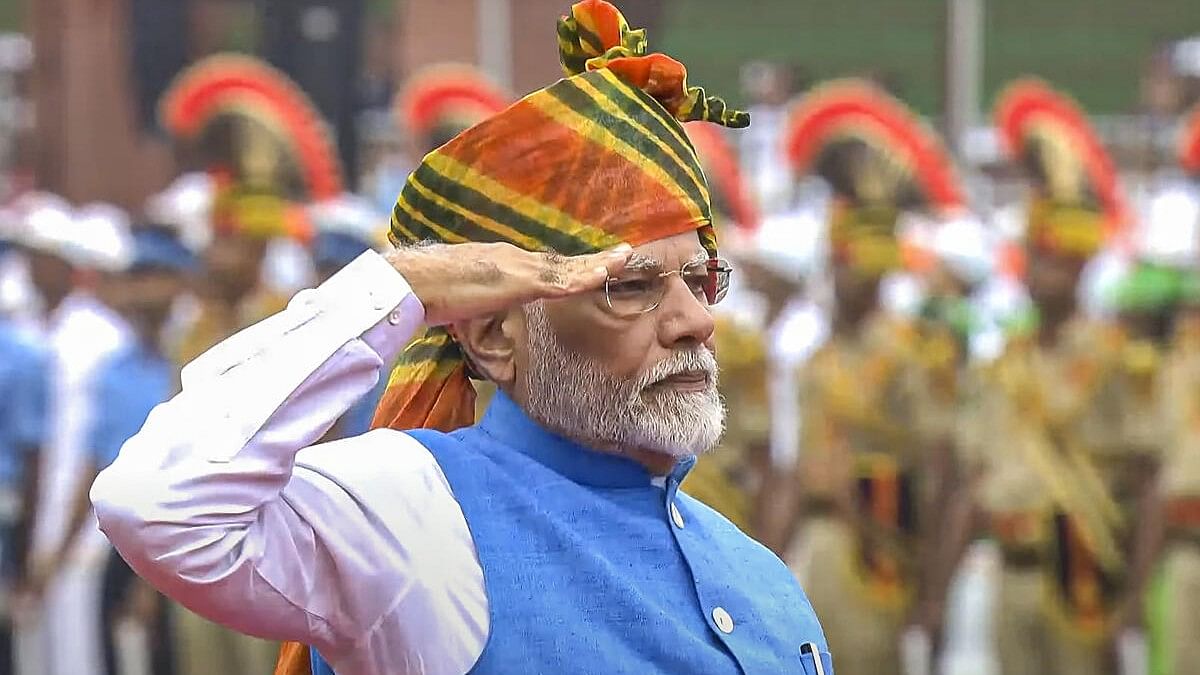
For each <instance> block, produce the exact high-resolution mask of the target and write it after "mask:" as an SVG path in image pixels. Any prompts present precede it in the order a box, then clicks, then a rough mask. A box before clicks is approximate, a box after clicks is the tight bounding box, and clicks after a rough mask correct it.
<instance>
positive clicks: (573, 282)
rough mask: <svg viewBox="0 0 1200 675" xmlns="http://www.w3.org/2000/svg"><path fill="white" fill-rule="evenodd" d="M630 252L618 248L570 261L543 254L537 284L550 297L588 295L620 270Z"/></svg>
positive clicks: (626, 248)
mask: <svg viewBox="0 0 1200 675" xmlns="http://www.w3.org/2000/svg"><path fill="white" fill-rule="evenodd" d="M632 251H633V249H632V247H630V246H629V245H628V244H621V245H620V246H618V247H616V248H614V249H610V250H608V251H601V252H600V253H591V254H587V255H580V256H574V257H571V258H565V257H562V256H557V255H555V254H546V255H545V256H544V258H543V263H544V265H545V267H544V269H543V270H542V271H541V273H540V274H539V280H540V281H541V282H543V283H544V284H545V285H546V288H547V290H548V291H549V292H551V293H552V294H553V295H554V296H564V295H572V294H575V293H583V292H585V291H590V290H593V289H596V288H599V287H600V286H603V285H604V281H605V280H606V279H608V277H609V276H611V275H613V274H616V273H618V272H620V271H621V270H622V269H624V268H625V263H627V262H628V261H629V256H630V255H631V254H632Z"/></svg>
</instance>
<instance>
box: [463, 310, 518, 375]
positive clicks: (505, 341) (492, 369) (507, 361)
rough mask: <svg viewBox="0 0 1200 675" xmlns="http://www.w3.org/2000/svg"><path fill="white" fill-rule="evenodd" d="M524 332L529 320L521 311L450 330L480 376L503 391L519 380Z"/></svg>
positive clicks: (469, 322)
mask: <svg viewBox="0 0 1200 675" xmlns="http://www.w3.org/2000/svg"><path fill="white" fill-rule="evenodd" d="M524 330H525V316H524V313H523V312H522V311H521V308H520V307H516V308H513V309H510V310H506V311H504V312H500V313H498V314H492V315H489V316H485V317H480V318H476V319H468V320H466V321H459V322H456V323H455V324H453V325H452V326H451V327H450V331H451V333H452V334H453V335H454V339H455V340H457V341H458V343H459V345H461V346H462V348H463V351H465V352H466V354H467V358H468V359H469V360H470V363H471V365H472V366H473V367H474V368H475V370H477V371H478V374H479V375H481V376H483V377H486V378H487V379H489V380H491V381H492V382H494V383H496V385H497V386H499V387H501V388H507V387H509V386H510V385H512V383H513V382H514V381H515V380H516V372H517V369H516V360H515V359H516V347H517V344H518V343H519V340H520V339H521V336H522V335H523V334H524V333H523V331H524Z"/></svg>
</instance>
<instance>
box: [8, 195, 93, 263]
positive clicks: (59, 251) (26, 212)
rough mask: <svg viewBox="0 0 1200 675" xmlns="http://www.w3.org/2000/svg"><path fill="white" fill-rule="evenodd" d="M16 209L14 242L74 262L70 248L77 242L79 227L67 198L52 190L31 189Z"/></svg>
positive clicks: (17, 204)
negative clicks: (33, 190)
mask: <svg viewBox="0 0 1200 675" xmlns="http://www.w3.org/2000/svg"><path fill="white" fill-rule="evenodd" d="M13 209H14V211H15V220H14V222H13V228H14V232H13V238H12V239H13V241H14V242H15V243H17V244H20V245H21V246H23V247H25V248H28V249H32V250H35V251H41V252H43V253H50V254H52V255H56V256H59V257H61V258H63V259H66V260H68V261H71V262H73V260H72V259H71V256H70V254H69V251H70V250H71V249H72V248H73V247H74V246H75V242H76V239H77V230H76V228H75V223H74V220H73V218H72V214H71V205H70V204H69V203H68V202H67V201H66V200H65V199H63V198H62V197H59V196H58V195H55V194H51V193H49V192H30V193H27V194H25V195H22V196H21V197H19V198H18V199H17V200H16V202H15V203H14V205H13Z"/></svg>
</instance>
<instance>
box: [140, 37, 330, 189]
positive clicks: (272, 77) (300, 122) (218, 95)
mask: <svg viewBox="0 0 1200 675" xmlns="http://www.w3.org/2000/svg"><path fill="white" fill-rule="evenodd" d="M231 113H232V114H242V115H248V116H250V117H252V118H254V119H257V120H260V121H262V122H263V123H264V124H265V125H266V126H267V127H268V128H270V129H271V130H273V131H276V132H277V133H279V134H280V136H281V137H282V139H283V140H284V141H285V142H286V143H287V144H288V145H289V147H290V148H291V150H292V152H293V153H294V155H295V157H296V159H297V161H298V163H299V164H300V167H301V170H302V173H303V176H304V179H305V185H306V186H307V187H308V191H309V197H310V198H311V199H313V200H314V201H318V200H322V199H328V198H332V197H335V196H337V195H339V194H341V193H342V170H341V165H340V163H339V161H338V156H337V151H336V149H335V145H334V142H333V139H332V136H331V134H330V132H329V129H328V127H327V126H326V125H325V122H324V120H323V119H322V118H321V116H320V114H319V113H318V112H317V110H316V107H315V106H314V105H313V104H312V102H311V101H310V100H309V99H308V97H307V96H306V95H305V94H304V92H302V91H301V90H300V88H299V87H297V86H296V84H295V83H294V82H292V81H291V80H290V79H288V77H287V76H286V75H284V74H283V73H281V72H280V71H278V70H276V69H275V68H273V67H271V66H269V65H267V64H266V63H263V62H262V61H259V60H258V59H254V58H251V57H248V56H242V55H235V54H219V55H216V56H210V57H208V58H206V59H203V60H201V61H199V62H197V63H195V64H193V65H192V66H191V67H190V68H188V69H187V70H185V71H184V72H183V73H182V74H180V75H179V77H178V78H177V79H176V81H175V83H174V84H172V85H171V88H170V90H169V91H167V93H166V94H165V95H164V96H163V99H162V101H161V102H160V103H159V119H160V121H161V123H162V125H163V127H164V128H165V129H166V130H167V131H169V132H170V133H172V134H174V135H176V136H179V137H181V138H185V139H192V138H195V137H196V136H198V135H199V134H200V133H201V132H202V131H203V130H204V128H205V127H206V126H207V125H208V124H210V123H211V122H212V120H213V119H215V118H216V117H217V116H218V115H222V114H231Z"/></svg>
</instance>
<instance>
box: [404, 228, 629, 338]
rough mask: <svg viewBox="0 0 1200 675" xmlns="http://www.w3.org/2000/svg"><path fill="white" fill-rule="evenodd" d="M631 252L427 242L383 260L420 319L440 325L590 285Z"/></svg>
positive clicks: (622, 248)
mask: <svg viewBox="0 0 1200 675" xmlns="http://www.w3.org/2000/svg"><path fill="white" fill-rule="evenodd" d="M631 252H632V249H631V248H630V247H629V246H628V245H627V244H622V245H621V246H618V247H617V248H614V249H612V250H609V251H604V252H601V253H594V254H590V255H580V256H572V257H566V256H561V255H558V254H555V253H532V252H529V251H525V250H523V249H520V248H517V247H516V246H513V245H512V244H428V245H421V246H413V247H407V248H402V249H397V250H395V251H392V252H390V253H388V254H387V259H388V261H389V262H391V264H392V266H393V267H395V268H396V270H397V271H399V272H400V273H401V274H403V275H404V278H405V280H406V281H408V285H409V287H410V288H412V291H413V293H414V294H415V295H416V296H417V298H418V299H419V300H420V301H421V303H422V304H423V305H424V306H425V322H426V323H427V324H429V325H431V326H441V325H445V324H448V323H452V322H454V321H461V320H463V319H473V318H476V317H480V316H486V315H488V314H492V313H494V312H499V311H501V310H504V309H508V308H509V307H514V306H516V305H523V304H525V303H528V302H533V301H534V300H542V299H550V298H563V297H567V296H570V295H576V294H579V293H584V292H587V291H591V290H595V289H597V288H599V287H601V286H603V285H604V281H605V279H607V278H608V277H609V276H610V275H612V274H615V273H617V272H618V271H620V270H622V269H624V267H625V263H626V262H628V260H629V256H630V254H631Z"/></svg>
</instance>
